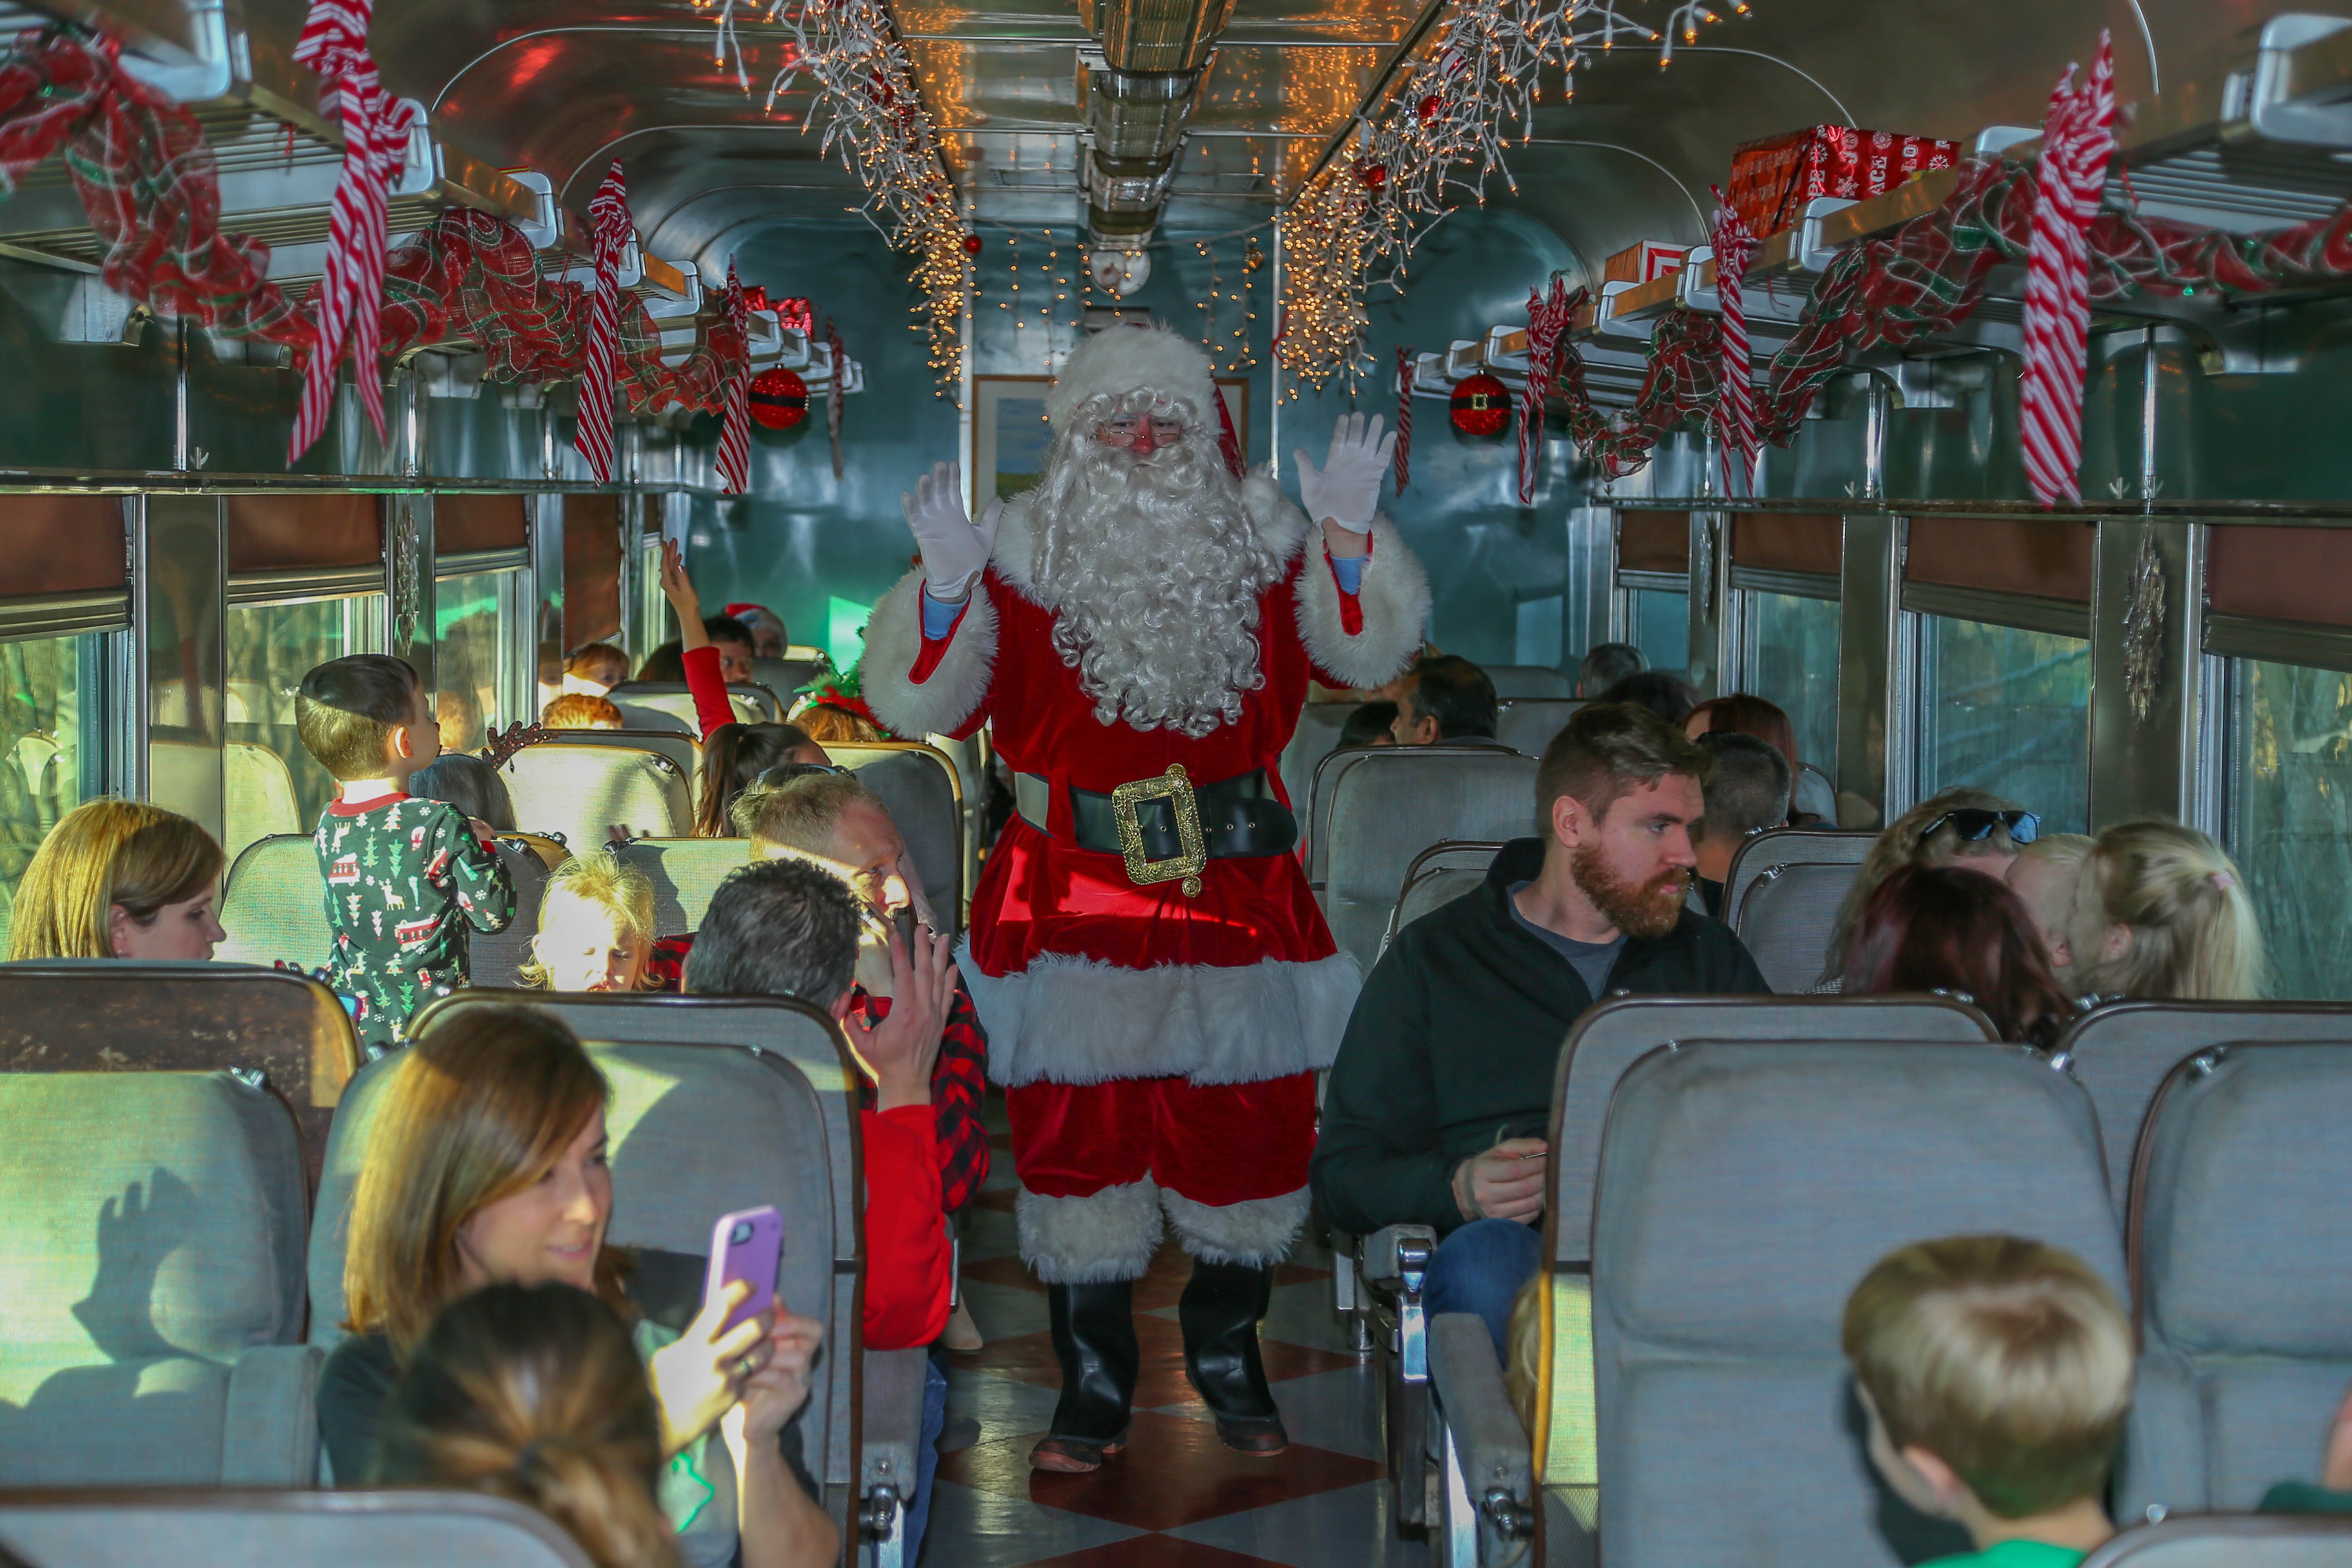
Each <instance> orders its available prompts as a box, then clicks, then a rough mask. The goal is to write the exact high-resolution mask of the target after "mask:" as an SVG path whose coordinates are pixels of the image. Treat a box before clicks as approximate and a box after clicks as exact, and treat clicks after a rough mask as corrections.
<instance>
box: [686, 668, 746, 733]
mask: <svg viewBox="0 0 2352 1568" xmlns="http://www.w3.org/2000/svg"><path fill="white" fill-rule="evenodd" d="M686 689H688V691H690V692H692V693H693V694H694V716H695V718H696V719H697V720H698V721H700V722H701V724H702V738H703V739H704V740H706V741H708V740H709V739H710V732H711V731H713V730H716V729H717V728H719V725H721V724H732V723H733V722H735V705H734V704H733V703H732V702H730V701H728V700H727V680H726V678H725V677H724V676H722V675H721V674H720V673H719V650H718V649H717V648H715V647H690V648H688V649H687V650H686Z"/></svg>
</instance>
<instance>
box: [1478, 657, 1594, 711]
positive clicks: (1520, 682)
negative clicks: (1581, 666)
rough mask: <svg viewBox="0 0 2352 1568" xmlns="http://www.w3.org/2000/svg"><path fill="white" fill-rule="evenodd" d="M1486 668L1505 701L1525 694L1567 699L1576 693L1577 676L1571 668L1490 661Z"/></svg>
mask: <svg viewBox="0 0 2352 1568" xmlns="http://www.w3.org/2000/svg"><path fill="white" fill-rule="evenodd" d="M1482 668H1485V670H1486V679H1489V680H1491V681H1493V682H1494V683H1495V695H1496V697H1497V698H1499V699H1501V700H1503V701H1505V702H1510V701H1514V700H1517V699H1518V698H1522V697H1557V698H1560V699H1562V700H1566V699H1568V698H1571V697H1574V696H1575V695H1576V681H1575V679H1573V678H1572V677H1571V676H1570V675H1569V674H1568V672H1567V671H1565V670H1559V669H1554V668H1551V666H1549V665H1548V664H1489V665H1486V666H1483V667H1482Z"/></svg>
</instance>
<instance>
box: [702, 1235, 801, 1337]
mask: <svg viewBox="0 0 2352 1568" xmlns="http://www.w3.org/2000/svg"><path fill="white" fill-rule="evenodd" d="M739 1225H748V1226H751V1236H750V1237H747V1238H746V1239H744V1240H742V1241H730V1240H729V1239H728V1238H729V1237H730V1236H731V1235H733V1233H734V1230H735V1227H736V1226H739ZM783 1253H784V1216H783V1215H781V1214H778V1213H777V1212H776V1210H775V1208H774V1207H773V1205H770V1206H768V1207H765V1208H756V1209H744V1210H742V1211H740V1213H736V1214H723V1215H719V1219H718V1223H716V1224H715V1225H713V1226H711V1227H710V1272H709V1276H708V1277H707V1278H706V1279H705V1280H704V1282H703V1287H702V1300H704V1302H705V1303H706V1304H707V1303H709V1301H711V1300H715V1299H716V1298H717V1297H718V1296H719V1293H720V1292H721V1291H723V1290H725V1289H727V1287H728V1286H730V1285H731V1284H733V1283H734V1282H735V1281H736V1280H738V1279H745V1280H749V1281H750V1282H751V1295H750V1296H749V1297H748V1298H746V1299H745V1300H744V1302H743V1304H742V1305H741V1306H740V1307H738V1308H736V1309H735V1310H733V1311H732V1312H730V1313H729V1314H728V1315H727V1321H726V1322H725V1323H723V1324H721V1325H720V1326H719V1332H720V1333H722V1334H723V1333H726V1332H727V1331H730V1330H731V1329H733V1328H734V1327H735V1325H736V1324H738V1323H740V1322H745V1321H749V1320H751V1319H752V1318H756V1317H758V1316H759V1315H760V1314H761V1313H762V1312H764V1311H766V1310H768V1309H769V1308H770V1307H771V1306H772V1305H774V1304H775V1300H776V1269H777V1268H778V1266H779V1265H780V1264H781V1263H782V1260H783Z"/></svg>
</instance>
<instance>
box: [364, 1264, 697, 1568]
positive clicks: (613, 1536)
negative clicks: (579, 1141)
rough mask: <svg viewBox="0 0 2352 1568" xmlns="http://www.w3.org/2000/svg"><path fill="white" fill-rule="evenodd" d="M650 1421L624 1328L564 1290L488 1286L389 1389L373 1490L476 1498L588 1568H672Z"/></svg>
mask: <svg viewBox="0 0 2352 1568" xmlns="http://www.w3.org/2000/svg"><path fill="white" fill-rule="evenodd" d="M661 1462H662V1442H661V1416H660V1413H659V1411H658V1410H657V1408H656V1405H655V1403H654V1395H653V1389H652V1387H651V1386H650V1384H648V1383H647V1381H646V1371H645V1366H644V1364H643V1363H641V1362H640V1361H639V1360H638V1359H637V1352H636V1349H635V1346H633V1345H632V1344H631V1343H630V1342H629V1331H628V1330H627V1329H626V1328H625V1327H624V1326H623V1324H622V1322H621V1320H620V1319H619V1318H618V1317H617V1316H615V1315H614V1312H613V1310H612V1309H610V1308H609V1307H606V1306H605V1305H604V1303H602V1302H600V1301H598V1300H596V1299H595V1298H594V1297H593V1296H590V1295H588V1294H586V1293H585V1292H583V1291H580V1290H575V1289H572V1287H571V1286H569V1285H557V1284H546V1285H492V1286H489V1287H488V1288H487V1289H480V1290H477V1291H475V1292H474V1293H473V1294H472V1295H469V1296H467V1297H464V1298H463V1299H461V1300H457V1301H455V1302H453V1303H451V1304H450V1305H449V1306H448V1307H447V1308H446V1310H443V1311H442V1313H441V1314H440V1316H439V1317H437V1318H436V1319H435V1320H434V1321H433V1325H432V1327H431V1328H430V1329H429V1330H427V1331H426V1332H425V1337H424V1339H423V1340H422V1341H421V1342H419V1343H418V1345H417V1347H416V1349H415V1352H414V1353H413V1354H411V1355H410V1357H409V1358H408V1363H407V1365H406V1366H405V1367H404V1368H403V1370H402V1372H401V1375H400V1381H399V1383H398V1384H395V1385H394V1389H393V1393H392V1400H391V1405H390V1406H389V1408H388V1409H387V1411H386V1412H385V1420H384V1425H383V1447H382V1448H381V1450H380V1451H379V1452H378V1454H377V1458H376V1474H375V1476H374V1478H373V1479H374V1481H375V1483H376V1484H377V1485H380V1486H438V1487H453V1488H458V1489H464V1490H467V1491H478V1492H488V1493H490V1494H492V1495H493V1496H497V1497H503V1498H509V1499H511V1500H514V1501H516V1502H519V1503H521V1504H523V1505H524V1506H526V1507H529V1508H533V1509H536V1510H539V1511H540V1512H541V1513H543V1514H545V1515H546V1516H547V1517H548V1518H549V1519H551V1520H552V1521H555V1522H556V1523H557V1524H559V1525H562V1527H563V1530H564V1532H565V1533H566V1534H568V1535H570V1536H571V1537H572V1540H574V1541H576V1542H579V1543H580V1547H581V1550H582V1551H583V1552H586V1553H587V1554H588V1556H589V1559H590V1560H591V1561H592V1562H593V1563H596V1565H597V1568H673V1565H674V1564H676V1563H677V1546H676V1543H675V1541H674V1538H673V1535H672V1531H671V1529H670V1522H669V1521H668V1520H667V1518H666V1517H664V1515H663V1513H662V1510H661V1506H660V1504H659V1503H658V1502H657V1501H656V1498H655V1485H656V1478H657V1477H658V1475H659V1472H660V1468H661Z"/></svg>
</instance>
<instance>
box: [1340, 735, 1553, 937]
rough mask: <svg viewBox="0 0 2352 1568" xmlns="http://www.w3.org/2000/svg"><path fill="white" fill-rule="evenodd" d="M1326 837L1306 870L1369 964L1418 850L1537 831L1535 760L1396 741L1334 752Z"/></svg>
mask: <svg viewBox="0 0 2352 1568" xmlns="http://www.w3.org/2000/svg"><path fill="white" fill-rule="evenodd" d="M1327 777H1328V778H1331V779H1332V781H1333V782H1332V787H1331V789H1330V791H1329V794H1328V799H1329V802H1330V806H1329V810H1328V816H1327V820H1326V822H1325V825H1324V826H1323V828H1322V829H1320V830H1318V831H1320V832H1322V833H1324V834H1326V835H1328V837H1326V839H1325V843H1324V845H1323V854H1322V857H1321V859H1320V862H1319V864H1318V867H1317V868H1310V870H1309V871H1308V877H1309V879H1310V882H1311V883H1312V884H1313V885H1315V887H1316V889H1317V891H1318V893H1319V894H1320V895H1321V897H1322V903H1323V913H1324V917H1325V918H1326V919H1327V920H1328V921H1330V923H1331V935H1332V937H1333V939H1334V940H1335V941H1336V942H1338V943H1339V948H1340V951H1342V952H1349V953H1352V954H1354V955H1355V959H1356V962H1357V963H1359V964H1360V965H1362V966H1363V967H1364V968H1365V969H1370V967H1371V966H1372V963H1373V961H1374V960H1375V959H1377V958H1378V957H1379V956H1380V948H1381V934H1382V933H1383V932H1384V931H1387V930H1388V924H1389V911H1390V910H1391V909H1393V908H1394V907H1395V905H1396V902H1397V900H1398V898H1399V896H1400V894H1401V893H1402V889H1403V887H1404V874H1405V869H1406V868H1407V867H1409V866H1411V865H1412V861H1413V858H1414V857H1415V856H1417V855H1419V854H1420V853H1421V852H1422V850H1423V849H1424V848H1426V847H1429V846H1430V845H1433V844H1442V843H1445V842H1448V841H1459V840H1464V839H1472V840H1486V839H1506V838H1514V837H1523V836H1525V835H1527V834H1528V833H1531V832H1533V831H1534V821H1535V793H1536V764H1535V761H1534V759H1533V758H1530V757H1523V756H1520V755H1518V754H1517V753H1516V752H1507V751H1504V750H1502V749H1501V748H1499V747H1493V746H1475V747H1472V746H1396V747H1380V748H1376V749H1370V750H1366V751H1362V752H1345V753H1340V754H1335V755H1334V756H1332V757H1331V758H1328V759H1327V760H1326V761H1325V763H1324V764H1323V766H1322V767H1321V769H1320V770H1318V775H1317V793H1318V795H1321V794H1322V793H1323V788H1322V785H1323V781H1324V779H1325V778H1327Z"/></svg>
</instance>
